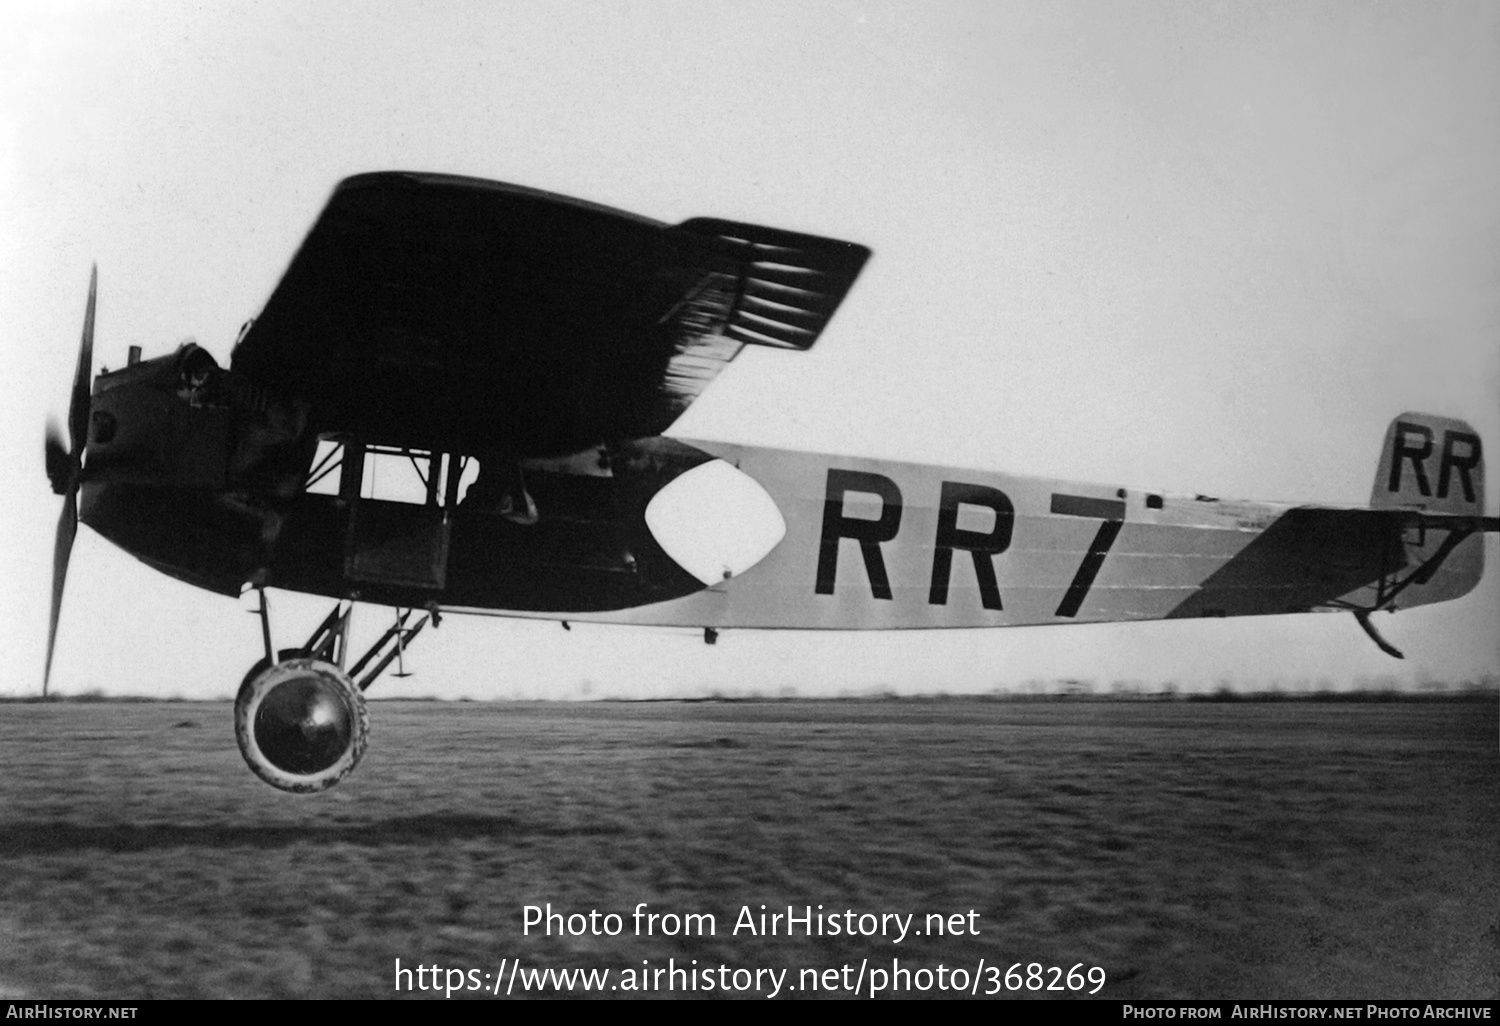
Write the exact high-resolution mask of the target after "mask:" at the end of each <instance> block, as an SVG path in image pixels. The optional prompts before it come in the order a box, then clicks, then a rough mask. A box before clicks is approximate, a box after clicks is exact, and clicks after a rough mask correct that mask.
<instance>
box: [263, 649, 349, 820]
mask: <svg viewBox="0 0 1500 1026" xmlns="http://www.w3.org/2000/svg"><path fill="white" fill-rule="evenodd" d="M369 730H370V721H369V714H368V713H367V712H366V710H365V696H364V695H363V694H362V693H361V692H360V690H359V688H357V687H355V685H354V682H353V681H351V680H350V679H349V676H348V675H347V674H346V673H344V672H343V671H342V670H340V669H339V668H338V667H337V666H334V665H333V664H332V663H327V662H324V661H323V660H321V659H309V658H293V659H284V660H283V661H281V662H279V663H276V664H275V665H270V666H257V667H256V668H255V669H253V670H251V671H250V673H249V675H248V676H246V678H245V682H244V684H242V685H241V686H240V692H239V695H238V696H237V697H236V698H235V701H234V732H235V737H236V739H237V740H238V741H239V745H240V753H241V754H242V755H244V757H245V762H246V763H248V764H249V766H250V769H251V771H253V772H254V773H255V775H256V776H258V777H260V778H261V779H262V780H264V781H265V782H266V783H268V784H270V785H271V786H272V787H276V788H280V789H281V790H283V791H291V792H295V793H299V794H308V793H312V792H315V791H324V790H327V789H328V788H330V787H332V786H333V785H335V784H337V783H338V782H339V781H340V780H342V779H344V777H346V776H347V775H348V774H349V772H350V771H351V770H353V769H354V767H355V766H357V765H358V764H359V760H360V758H361V757H362V756H363V755H364V754H365V743H366V740H367V738H368V735H369Z"/></svg>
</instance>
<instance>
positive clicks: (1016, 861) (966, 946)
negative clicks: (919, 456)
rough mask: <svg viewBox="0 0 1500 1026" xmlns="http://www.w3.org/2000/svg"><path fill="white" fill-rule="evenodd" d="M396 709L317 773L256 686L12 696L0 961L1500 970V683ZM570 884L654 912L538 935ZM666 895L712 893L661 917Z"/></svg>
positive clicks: (347, 968) (110, 974)
mask: <svg viewBox="0 0 1500 1026" xmlns="http://www.w3.org/2000/svg"><path fill="white" fill-rule="evenodd" d="M372 725H373V727H372V738H371V746H370V750H369V753H368V755H367V756H366V758H365V761H364V763H363V764H362V765H361V766H360V768H359V769H358V770H357V771H356V772H355V774H354V775H353V776H352V777H351V778H350V779H349V780H347V781H346V782H345V783H344V784H343V785H341V786H340V787H339V788H337V789H336V790H334V791H331V792H328V793H326V794H323V795H318V796H312V797H297V796H291V795H284V794H281V793H279V792H277V791H274V790H272V789H271V788H269V787H267V786H265V785H264V784H261V783H260V782H259V781H258V780H256V779H255V778H254V777H252V776H251V774H250V772H249V771H248V770H247V769H246V768H245V766H244V765H243V763H242V762H241V759H240V756H239V753H238V751H237V749H236V748H235V746H234V739H233V730H232V715H231V710H230V707H229V706H228V705H227V704H196V703H139V704H131V703H109V702H104V703H92V704H79V703H47V704H22V703H7V704H0V996H13V997H14V996H26V997H71V996H79V997H83V996H113V997H230V996H236V997H265V996H329V997H345V996H348V997H370V996H383V995H390V994H392V993H393V988H394V983H395V960H396V959H397V958H400V959H401V963H402V965H403V966H407V967H414V966H416V965H419V964H421V965H433V964H436V965H439V966H442V967H443V968H444V969H447V968H461V969H471V968H472V969H476V970H478V971H479V973H480V977H481V978H482V977H483V974H484V973H487V972H491V971H495V970H499V969H500V968H501V966H502V963H501V960H502V959H516V958H519V959H521V960H522V965H523V966H524V967H527V968H540V967H544V966H552V967H558V968H574V967H589V966H593V967H607V968H611V969H612V970H614V971H615V972H616V973H618V972H619V971H620V970H623V969H627V968H635V967H642V966H643V963H648V964H649V966H650V967H658V968H659V967H664V966H666V965H667V961H668V959H675V960H676V965H678V966H682V965H684V964H688V965H691V964H692V963H691V960H692V959H697V960H698V963H697V965H698V966H700V967H707V966H711V967H717V966H718V965H720V964H724V965H727V966H729V967H730V968H731V969H734V968H748V969H752V970H753V969H755V968H772V969H778V970H779V969H788V970H790V972H789V973H788V974H787V977H786V979H787V981H788V983H790V984H792V985H795V984H796V982H797V981H798V980H799V979H800V976H799V974H800V971H801V970H803V969H820V970H821V969H826V968H838V967H841V966H843V965H845V964H849V965H851V966H854V967H857V966H859V965H860V964H861V960H868V962H867V964H868V966H870V967H877V966H878V967H885V968H889V967H890V966H891V962H892V959H893V958H899V959H900V960H901V965H903V966H906V967H908V968H910V969H916V968H921V967H925V968H929V969H935V968H936V967H937V966H938V964H939V963H943V964H945V965H946V966H947V967H949V968H950V969H951V968H952V967H956V966H957V967H964V968H966V969H967V971H968V972H970V973H976V972H977V970H978V966H979V960H980V959H981V958H983V959H984V960H985V963H984V964H985V965H987V966H999V967H1001V969H1002V971H1003V969H1004V968H1008V967H1009V966H1010V965H1011V964H1013V963H1015V962H1025V963H1030V962H1038V963H1041V964H1043V965H1046V966H1052V965H1058V966H1062V967H1064V969H1066V968H1068V967H1071V966H1073V965H1075V964H1077V963H1083V964H1084V966H1085V968H1087V967H1091V966H1100V967H1102V968H1103V969H1104V970H1105V971H1106V972H1107V974H1108V979H1107V982H1106V984H1105V986H1104V988H1103V990H1102V991H1101V992H1100V993H1101V994H1102V995H1104V996H1109V997H1124V998H1131V997H1135V998H1141V997H1223V998H1228V997H1258V998H1272V997H1319V996H1338V997H1350V998H1375V997H1387V998H1392V997H1452V998H1495V997H1500V758H1497V731H1500V723H1497V709H1496V703H1495V700H1494V698H1493V697H1490V698H1488V699H1480V700H1468V701H1452V702H1427V703H1360V704H1347V703H1317V702H1302V701H1299V702H1281V703H1185V702H1103V701H1101V702H1039V703H1027V702H1002V701H984V700H944V701H910V700H907V701H868V702H865V701H859V702H854V701H848V702H845V701H839V702H766V703H755V702H733V703H723V702H704V703H644V704H614V703H599V704H567V705H553V704H495V705H481V704H438V703H401V702H378V703H374V704H373V706H372ZM548 902H550V903H551V905H552V907H553V910H554V911H564V912H582V913H587V912H589V911H590V910H591V909H597V910H599V911H600V912H601V913H605V912H617V913H620V914H621V915H622V916H624V917H625V918H624V931H623V933H622V934H621V935H620V936H617V937H604V936H590V935H584V936H577V937H574V936H555V935H554V936H552V937H547V936H539V935H537V933H536V932H535V931H533V933H532V935H530V936H526V935H523V932H522V910H523V907H524V906H526V905H529V904H534V905H545V904H546V903H548ZM639 902H648V903H649V904H650V908H651V910H652V911H657V912H663V913H665V912H676V913H678V914H683V913H688V912H707V913H713V914H715V916H716V917H717V930H716V932H715V935H713V936H701V937H700V936H693V937H682V936H678V937H663V936H659V935H658V936H652V937H641V936H635V935H634V932H633V930H632V927H631V920H630V918H629V913H630V912H631V910H633V909H634V908H635V907H636V905H637V903H639ZM762 904H765V905H766V906H768V911H784V909H785V906H787V905H793V906H796V907H797V908H798V909H799V910H800V909H801V908H802V907H803V906H806V905H812V906H814V909H816V906H817V905H819V904H821V905H823V906H824V911H825V912H834V911H836V912H839V913H842V912H843V911H844V910H846V909H852V910H854V911H855V912H856V913H877V914H878V913H900V914H906V913H915V920H914V924H915V926H916V928H918V929H920V928H921V926H922V924H923V923H924V922H925V916H926V915H927V914H928V913H957V912H961V913H967V912H968V911H969V910H971V909H972V910H975V911H976V912H977V913H978V918H977V919H975V920H973V922H974V923H975V924H976V925H977V926H978V929H979V933H978V935H977V936H967V935H966V936H941V937H939V936H930V935H929V936H908V937H907V939H906V940H905V941H903V942H902V943H900V944H894V943H892V940H891V938H889V937H886V938H882V937H879V936H873V937H855V938H849V937H843V936H840V937H830V936H822V937H819V936H812V937H807V936H802V935H800V931H799V935H798V936H793V937H788V936H784V935H780V936H774V937H766V936H751V935H748V934H747V933H746V932H745V931H741V932H740V933H739V934H738V935H735V934H733V933H731V930H732V927H733V925H734V922H735V918H736V914H737V913H738V912H739V910H740V908H741V906H744V905H748V906H750V907H751V909H752V911H754V912H756V913H758V912H759V911H760V909H759V906H760V905H762ZM507 964H508V963H507ZM615 978H616V979H618V978H619V977H618V976H617V977H615ZM982 978H983V979H984V980H985V983H984V984H983V985H982V986H981V988H980V989H981V992H983V990H985V989H988V986H989V983H988V981H989V980H990V979H992V978H991V977H989V976H983V977H982ZM783 993H784V994H785V993H786V991H785V990H784V991H783ZM799 993H803V992H799ZM929 993H930V994H932V995H934V996H935V995H936V991H932V992H929ZM455 996H457V995H455Z"/></svg>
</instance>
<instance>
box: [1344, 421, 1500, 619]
mask: <svg viewBox="0 0 1500 1026" xmlns="http://www.w3.org/2000/svg"><path fill="white" fill-rule="evenodd" d="M1370 505H1371V506H1373V507H1374V508H1376V509H1404V510H1417V511H1421V512H1423V513H1427V514H1439V516H1436V517H1432V518H1430V519H1429V518H1423V519H1422V520H1420V521H1419V522H1418V523H1416V524H1413V525H1411V526H1407V527H1405V528H1403V529H1402V542H1403V544H1404V547H1405V550H1406V567H1405V569H1404V571H1403V572H1402V573H1401V576H1402V577H1403V578H1404V577H1406V576H1407V574H1410V575H1411V580H1410V583H1409V584H1408V585H1406V586H1404V587H1402V588H1401V589H1400V590H1399V594H1396V595H1395V596H1394V597H1393V598H1392V599H1391V601H1390V602H1389V605H1388V607H1387V608H1392V609H1402V608H1406V607H1409V606H1420V605H1426V604H1428V603H1430V602H1445V601H1447V600H1448V599H1455V598H1458V597H1459V596H1461V595H1464V594H1466V593H1468V592H1469V591H1470V590H1471V589H1472V588H1473V587H1474V586H1475V585H1476V584H1478V583H1479V579H1480V577H1482V576H1483V575H1484V537H1483V533H1482V531H1480V530H1476V529H1475V525H1476V524H1477V523H1478V518H1480V517H1483V516H1484V452H1483V448H1482V446H1481V444H1480V441H1479V434H1478V432H1476V431H1475V430H1474V429H1473V428H1471V427H1470V426H1469V425H1468V424H1465V423H1464V422H1463V421H1461V420H1454V419H1452V418H1449V417H1435V416H1432V415H1430V414H1426V413H1403V414H1402V415H1401V416H1399V417H1397V418H1396V419H1395V420H1393V421H1392V422H1391V426H1390V427H1389V428H1387V429H1386V433H1385V446H1384V448H1382V449H1381V450H1380V464H1379V466H1378V467H1377V469H1376V471H1375V487H1374V489H1373V490H1372V491H1371V493H1370ZM1442 514H1447V515H1451V516H1454V517H1464V518H1474V520H1473V521H1468V520H1464V521H1457V520H1456V521H1454V523H1453V525H1452V526H1447V525H1445V523H1444V521H1443V518H1442V516H1441V515H1442Z"/></svg>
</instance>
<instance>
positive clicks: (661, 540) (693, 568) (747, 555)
mask: <svg viewBox="0 0 1500 1026" xmlns="http://www.w3.org/2000/svg"><path fill="white" fill-rule="evenodd" d="M646 526H647V527H649V528H650V529H651V534H652V536H653V537H655V538H656V541H657V544H659V545H660V546H661V547H662V550H663V551H665V552H666V554H667V555H669V556H671V557H672V559H673V560H674V561H675V562H676V563H677V565H678V566H680V567H682V568H683V569H684V570H686V571H687V572H688V573H690V574H692V575H693V576H694V577H696V578H698V580H700V581H702V582H703V583H704V584H716V583H718V582H719V581H722V580H725V579H727V578H730V577H735V576H737V575H739V574H742V573H744V572H745V571H746V570H749V569H750V568H751V567H752V566H754V565H755V564H756V563H759V562H760V561H761V560H762V559H764V558H766V556H767V555H768V554H769V553H770V552H771V550H772V549H774V548H775V547H776V546H777V544H778V543H780V541H781V539H782V538H783V537H784V536H785V535H786V520H785V519H784V518H783V517H782V515H781V510H779V509H778V508H777V507H776V502H775V500H773V499H772V498H771V496H770V494H769V493H767V491H766V490H765V489H764V488H762V487H761V486H760V483H759V482H758V481H756V480H755V479H754V478H753V477H751V476H750V475H748V474H746V473H743V472H742V471H740V470H737V469H736V468H734V467H732V466H730V465H729V464H728V463H725V462H724V461H723V460H713V461H711V462H708V463H703V464H700V465H699V466H696V467H694V468H693V469H692V470H689V471H687V472H686V473H685V474H682V475H680V476H678V477H676V478H674V479H673V480H672V481H671V482H670V483H669V484H668V485H667V486H666V487H665V488H663V489H662V490H661V491H659V492H657V493H656V494H655V495H654V496H652V498H651V501H650V502H649V503H648V504H647V505H646Z"/></svg>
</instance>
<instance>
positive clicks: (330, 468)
mask: <svg viewBox="0 0 1500 1026" xmlns="http://www.w3.org/2000/svg"><path fill="white" fill-rule="evenodd" d="M343 456H344V447H343V445H342V444H340V443H338V442H332V441H329V440H328V439H326V438H320V439H318V451H317V454H316V455H315V456H313V461H312V467H311V468H309V469H308V472H307V486H306V488H305V489H304V491H306V492H308V493H310V494H312V495H337V494H338V493H339V482H340V480H342V477H343V475H342V473H341V471H342V470H343Z"/></svg>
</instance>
